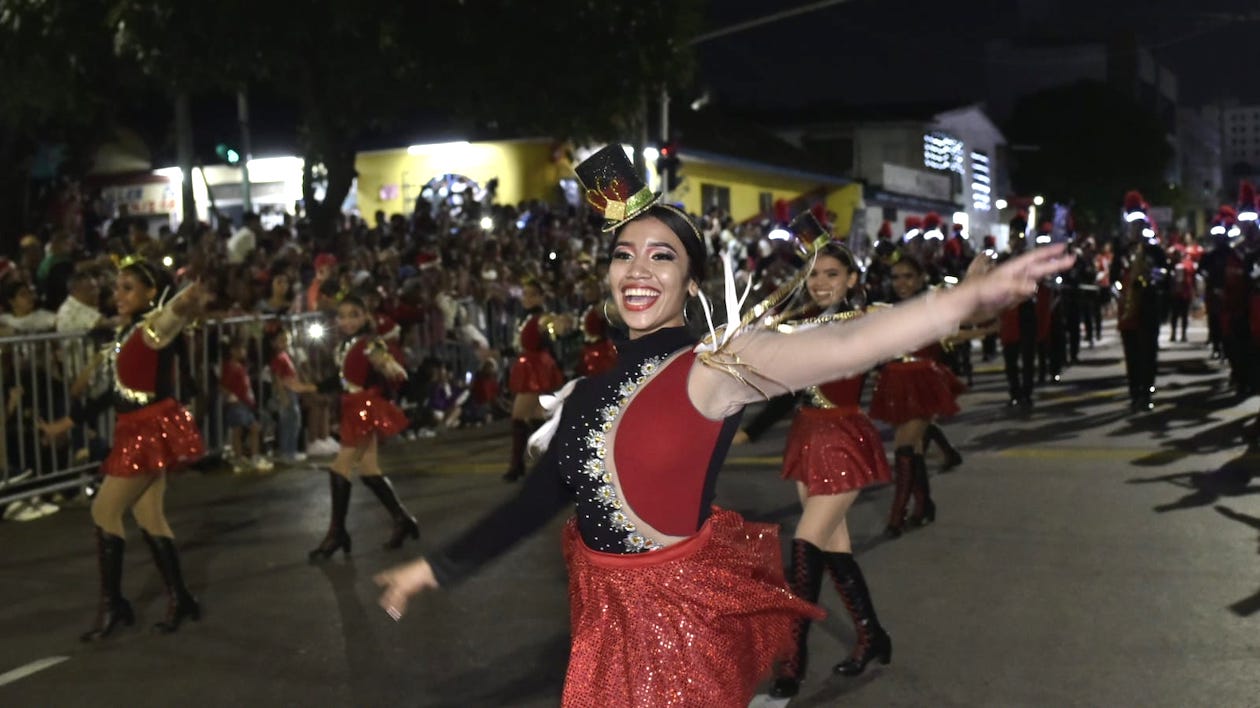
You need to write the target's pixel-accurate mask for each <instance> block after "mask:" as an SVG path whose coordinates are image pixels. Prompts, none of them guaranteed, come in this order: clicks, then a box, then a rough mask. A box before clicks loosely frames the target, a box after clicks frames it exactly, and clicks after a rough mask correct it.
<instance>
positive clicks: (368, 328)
mask: <svg viewBox="0 0 1260 708" xmlns="http://www.w3.org/2000/svg"><path fill="white" fill-rule="evenodd" d="M337 329H338V330H340V331H341V334H342V336H344V337H345V342H344V343H343V344H342V345H341V348H340V349H338V351H337V361H338V367H339V368H340V370H341V388H342V394H341V429H340V432H341V449H340V450H338V452H337V456H336V457H335V458H333V461H332V463H331V464H329V465H328V468H329V469H328V484H329V491H330V495H331V497H332V520H331V521H330V522H329V524H328V533H327V534H326V535H325V536H324V540H323V541H322V542H321V543H320V544H319V546H318V547H317V548H315V550H313V551H311V552H310V554H309V556H310V559H311V561H318V560H321V559H324V558H328V557H329V556H331V555H332V554H334V553H336V552H337V551H338V550H341V551H343V552H344V553H346V554H347V555H348V554H349V553H350V534H349V532H347V531H346V512H347V511H348V510H349V508H350V489H351V485H350V475H351V473H352V472H353V471H354V468H355V467H358V468H359V479H361V480H362V481H363V485H364V486H365V487H367V488H368V489H371V490H372V493H373V494H375V495H376V498H377V499H379V500H380V502H381V504H382V505H383V506H384V507H385V510H386V511H388V512H389V515H390V517H391V518H392V519H393V521H394V530H393V533H391V534H390V537H389V540H388V541H386V542H385V545H384V547H385V548H387V549H392V548H398V547H399V546H401V545H402V543H403V540H404V539H406V538H407V537H408V536H410V537H411V538H413V539H418V538H420V526H419V525H418V524H417V523H416V519H415V517H414V516H412V515H411V514H410V513H409V512H408V511H407V509H406V508H405V507H404V506H403V505H402V502H401V501H399V500H398V495H397V494H395V493H394V486H393V485H392V484H390V482H389V478H388V477H386V476H385V475H383V474H381V468H380V465H379V463H378V461H377V456H376V455H377V451H376V446H377V444H378V443H379V441H380V440H381V439H383V438H388V437H390V436H393V435H397V434H398V433H400V432H402V431H404V430H406V429H407V416H406V415H405V414H404V413H403V412H402V411H401V410H399V408H398V406H396V405H394V404H393V403H391V402H390V401H389V400H388V399H387V398H385V396H384V395H383V391H384V389H385V387H386V386H387V385H388V384H389V383H391V382H394V381H401V380H403V379H406V378H407V372H406V371H404V370H403V368H402V366H401V365H400V364H399V363H398V360H397V359H395V358H394V355H393V354H391V352H390V348H389V346H388V345H387V344H386V343H385V342H384V341H383V340H381V339H380V338H379V337H377V336H375V334H374V333H373V331H372V317H371V314H370V313H369V311H368V309H367V307H366V306H365V305H364V302H363V300H362V299H361V298H360V297H359V296H357V295H353V294H352V295H347V296H346V297H344V298H342V300H341V303H340V304H338V305H337Z"/></svg>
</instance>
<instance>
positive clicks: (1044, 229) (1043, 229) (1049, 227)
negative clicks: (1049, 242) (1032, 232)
mask: <svg viewBox="0 0 1260 708" xmlns="http://www.w3.org/2000/svg"><path fill="white" fill-rule="evenodd" d="M1051 231H1054V223H1053V222H1050V221H1043V222H1041V226H1038V227H1037V233H1042V234H1048V233H1050V232H1051Z"/></svg>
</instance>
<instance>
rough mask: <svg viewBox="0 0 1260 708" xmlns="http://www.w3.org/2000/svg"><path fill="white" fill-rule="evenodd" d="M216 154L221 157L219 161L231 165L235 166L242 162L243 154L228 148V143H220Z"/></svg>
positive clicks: (215, 149)
mask: <svg viewBox="0 0 1260 708" xmlns="http://www.w3.org/2000/svg"><path fill="white" fill-rule="evenodd" d="M214 153H215V154H216V155H218V156H219V159H221V160H223V161H224V162H226V163H228V164H229V165H235V164H238V163H240V161H241V154H240V153H239V152H237V151H235V150H233V149H232V148H230V147H228V146H227V144H226V143H219V144H218V145H215V146H214Z"/></svg>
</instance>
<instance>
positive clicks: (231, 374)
mask: <svg viewBox="0 0 1260 708" xmlns="http://www.w3.org/2000/svg"><path fill="white" fill-rule="evenodd" d="M227 350H228V358H227V359H225V360H224V361H223V364H222V366H221V369H222V370H221V372H220V374H219V388H220V389H222V392H223V399H224V408H223V421H224V424H225V425H227V428H228V439H229V440H230V441H231V451H232V453H233V454H232V457H233V461H232V471H233V472H236V473H237V474H240V473H242V472H247V471H250V470H253V471H257V472H270V471H271V469H272V463H271V461H270V460H268V459H266V458H264V457H263V456H262V454H261V440H260V438H261V435H262V430H261V427H260V426H259V425H258V405H257V402H256V401H255V399H254V387H253V383H252V382H251V381H250V377H249V368H248V355H249V352H248V348H247V346H246V342H245V341H244V340H241V339H234V340H232V342H231V343H230V344H229V345H228V347H227ZM243 437H244V438H245V440H246V441H247V444H248V449H246V448H245V447H244V444H243V441H242V438H243Z"/></svg>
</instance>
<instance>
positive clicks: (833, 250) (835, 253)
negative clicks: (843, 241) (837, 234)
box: [818, 241, 862, 273]
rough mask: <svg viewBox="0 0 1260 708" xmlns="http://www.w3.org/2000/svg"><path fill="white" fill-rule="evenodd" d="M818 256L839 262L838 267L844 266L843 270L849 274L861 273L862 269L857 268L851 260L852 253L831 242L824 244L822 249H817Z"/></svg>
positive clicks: (855, 263)
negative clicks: (828, 257)
mask: <svg viewBox="0 0 1260 708" xmlns="http://www.w3.org/2000/svg"><path fill="white" fill-rule="evenodd" d="M818 255H820V256H830V257H831V258H834V259H836V260H838V261H840V265H842V266H844V268H845V270H847V271H849V272H850V273H860V272H861V271H862V269H861V268H859V267H858V265H857V262H856V261H855V260H854V259H853V253H852V252H851V251H850V250H849V249H848V248H845V247H844V246H841V245H840V244H838V243H835V242H833V241H828V242H827V243H824V244H823V245H822V248H819V249H818Z"/></svg>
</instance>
